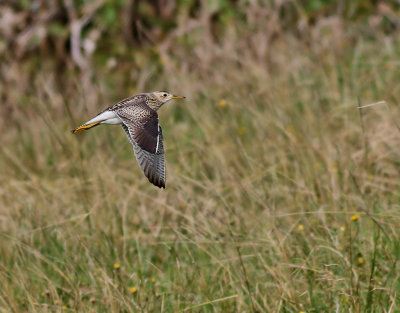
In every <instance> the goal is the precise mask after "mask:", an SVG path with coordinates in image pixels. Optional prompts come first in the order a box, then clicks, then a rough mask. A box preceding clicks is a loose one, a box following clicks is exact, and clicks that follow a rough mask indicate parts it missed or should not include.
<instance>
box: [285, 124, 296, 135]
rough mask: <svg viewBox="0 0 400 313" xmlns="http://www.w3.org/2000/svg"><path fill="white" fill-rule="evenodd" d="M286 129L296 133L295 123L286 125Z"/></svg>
mask: <svg viewBox="0 0 400 313" xmlns="http://www.w3.org/2000/svg"><path fill="white" fill-rule="evenodd" d="M286 130H287V131H288V132H289V133H294V125H293V124H289V125H288V126H287V127H286Z"/></svg>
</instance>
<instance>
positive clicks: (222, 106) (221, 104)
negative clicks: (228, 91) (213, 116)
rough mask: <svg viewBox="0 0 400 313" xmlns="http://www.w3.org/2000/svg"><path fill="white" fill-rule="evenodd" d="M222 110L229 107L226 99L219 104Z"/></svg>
mask: <svg viewBox="0 0 400 313" xmlns="http://www.w3.org/2000/svg"><path fill="white" fill-rule="evenodd" d="M218 105H219V107H220V108H225V107H226V106H227V105H228V102H227V101H226V100H225V99H222V100H220V101H219V103H218Z"/></svg>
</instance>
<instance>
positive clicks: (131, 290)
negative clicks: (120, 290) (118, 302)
mask: <svg viewBox="0 0 400 313" xmlns="http://www.w3.org/2000/svg"><path fill="white" fill-rule="evenodd" d="M136 291H137V289H136V287H134V286H133V287H130V288H129V292H130V293H132V294H134V293H135V292H136Z"/></svg>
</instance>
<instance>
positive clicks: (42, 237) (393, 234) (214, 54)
mask: <svg viewBox="0 0 400 313" xmlns="http://www.w3.org/2000/svg"><path fill="white" fill-rule="evenodd" d="M259 31H260V33H259V34H262V27H260V29H259ZM307 34H309V37H308V40H305V39H304V38H302V39H301V40H300V39H298V38H296V36H294V35H293V34H291V33H289V32H282V33H279V34H278V35H277V36H276V38H275V39H274V40H271V41H270V42H268V43H267V44H265V45H264V46H263V42H262V40H261V38H263V37H262V36H261V35H260V36H261V37H259V38H260V40H258V39H257V36H255V39H254V38H252V39H251V40H248V38H245V36H243V37H240V38H238V37H236V36H237V33H231V34H230V33H229V32H227V34H226V37H225V39H224V40H223V41H221V42H220V43H219V44H218V45H215V46H213V48H212V49H210V46H209V42H207V41H204V42H203V43H201V41H200V40H199V43H198V44H197V45H196V47H195V49H193V50H192V51H188V50H187V49H186V48H183V47H181V46H180V45H179V40H177V41H176V42H175V46H174V48H171V50H168V51H167V52H165V51H161V52H160V60H161V61H160V62H161V64H162V65H163V70H161V71H160V70H158V69H157V68H156V66H152V64H151V63H146V62H147V61H143V62H144V64H143V65H142V67H141V70H135V71H134V70H132V71H131V70H130V69H129V68H126V67H125V68H112V67H111V68H108V67H103V68H95V69H92V70H91V71H90V73H85V72H83V73H82V72H80V71H74V70H72V71H70V72H69V73H70V74H69V76H65V77H62V79H63V82H64V83H63V84H61V85H60V84H59V83H58V81H59V79H60V77H58V75H59V72H58V71H57V70H56V69H55V68H54V67H53V65H52V63H51V62H50V61H49V62H48V61H46V60H39V61H37V63H32V62H31V63H28V62H14V63H9V64H6V63H4V64H2V65H1V73H2V77H3V81H2V84H1V86H0V93H1V95H2V100H1V106H2V108H0V112H2V114H1V116H0V141H1V145H0V240H1V241H0V286H1V288H0V312H397V311H399V310H400V299H399V295H398V293H399V291H400V285H399V271H398V260H399V258H400V244H399V243H400V242H399V237H400V233H399V229H400V212H399V208H400V202H399V200H400V192H399V184H400V180H399V171H400V152H399V151H400V150H399V149H398V147H399V142H400V141H399V139H400V129H399V123H400V122H399V117H400V114H399V113H400V112H399V107H398V103H399V96H400V88H399V86H400V84H399V83H400V71H399V57H398V56H399V50H400V42H399V40H398V36H397V37H396V36H395V35H393V36H391V35H388V36H385V35H384V34H380V33H374V32H373V31H372V30H371V32H370V33H365V32H364V33H363V34H365V35H363V36H359V34H360V32H359V30H358V29H357V24H351V25H349V24H346V25H342V24H340V21H339V22H338V21H337V20H335V19H331V20H328V21H327V22H326V23H325V24H321V25H319V26H318V27H317V26H316V27H314V28H313V29H312V30H310V31H309V32H307ZM202 35H203V34H197V35H196V33H194V36H199V37H201V36H202ZM230 35H231V36H232V37H229V36H230ZM255 35H257V34H255ZM195 38H196V37H195ZM253 39H254V40H255V42H253V41H252V40H253ZM255 43H257V44H256V45H255ZM256 47H258V48H259V49H260V50H258V51H257V50H256ZM263 47H264V48H263ZM263 49H264V50H263ZM35 68H37V69H36V70H34V71H33V69H35ZM28 72H29V73H34V74H31V75H24V73H28ZM0 76H1V75H0ZM4 77H7V78H6V79H5V78H4ZM65 82H68V83H67V84H65ZM164 89H165V90H168V91H170V92H173V93H175V94H179V95H185V96H186V97H187V99H186V100H185V101H173V102H169V103H168V104H167V105H165V106H164V107H163V108H161V109H160V111H159V115H160V120H161V123H162V126H163V132H164V140H165V146H166V158H167V188H166V189H165V190H159V189H158V188H156V187H154V186H152V185H151V184H150V183H149V182H148V181H147V179H146V178H145V177H144V175H143V174H142V172H141V171H140V169H139V166H138V165H137V163H136V160H135V159H134V156H133V151H132V148H131V146H130V143H129V142H128V140H127V139H126V138H125V135H124V133H123V132H122V131H121V129H120V127H116V126H101V127H96V128H94V129H93V130H90V131H88V132H85V133H83V134H79V135H72V134H71V132H70V130H71V129H73V128H74V127H76V126H78V125H80V124H81V123H82V122H84V121H86V120H87V119H89V118H90V117H92V116H93V115H95V114H97V113H98V112H99V111H100V110H101V109H103V108H104V107H106V106H108V105H110V104H112V103H113V102H116V101H118V100H120V99H122V98H125V97H128V96H130V95H131V94H133V93H137V92H142V91H152V90H164ZM380 101H383V102H380ZM368 104H374V105H372V106H367V107H364V108H362V109H358V108H357V107H359V106H364V105H368Z"/></svg>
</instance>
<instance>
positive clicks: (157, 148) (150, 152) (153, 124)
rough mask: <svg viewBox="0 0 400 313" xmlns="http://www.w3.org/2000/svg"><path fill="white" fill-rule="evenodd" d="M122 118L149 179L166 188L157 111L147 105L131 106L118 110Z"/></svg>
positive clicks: (160, 130) (139, 161) (162, 148)
mask: <svg viewBox="0 0 400 313" xmlns="http://www.w3.org/2000/svg"><path fill="white" fill-rule="evenodd" d="M115 113H117V115H118V116H119V117H120V118H121V120H122V124H121V125H122V128H123V129H124V131H125V133H126V135H127V137H128V139H129V141H130V142H131V143H132V146H133V150H134V152H135V156H136V160H137V161H138V163H139V165H140V167H141V169H142V170H143V172H144V174H145V175H146V177H147V178H148V179H149V181H150V182H151V183H152V184H154V185H156V186H157V187H159V188H165V158H164V143H163V136H162V129H161V126H160V125H159V124H158V115H157V112H156V111H154V110H152V109H150V108H149V107H147V106H140V105H138V106H130V107H126V108H122V109H120V110H116V111H115Z"/></svg>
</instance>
